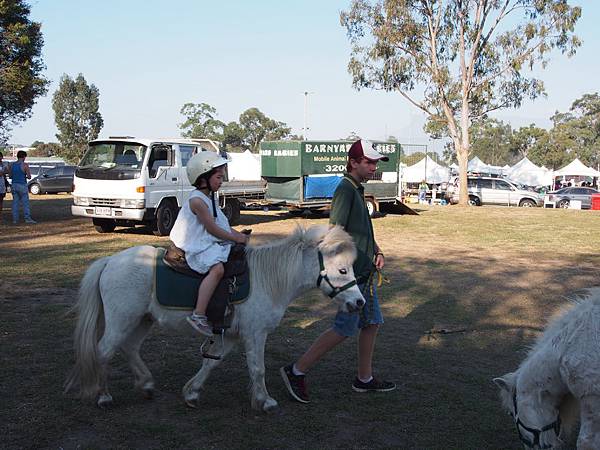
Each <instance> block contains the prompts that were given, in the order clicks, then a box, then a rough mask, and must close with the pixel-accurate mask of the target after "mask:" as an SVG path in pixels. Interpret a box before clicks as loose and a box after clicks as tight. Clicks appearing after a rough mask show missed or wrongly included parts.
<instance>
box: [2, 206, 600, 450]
mask: <svg viewBox="0 0 600 450" xmlns="http://www.w3.org/2000/svg"><path fill="white" fill-rule="evenodd" d="M8 203H10V202H8ZM5 207H6V202H5ZM69 207H70V197H68V196H40V197H34V198H33V199H32V211H33V215H34V218H35V219H37V220H39V221H40V223H39V224H38V225H35V226H17V227H12V226H6V225H0V252H1V259H2V267H3V269H2V270H3V273H2V277H1V281H0V292H1V294H0V314H1V315H2V321H0V352H1V354H2V356H3V382H2V383H0V396H1V397H2V399H3V407H2V408H1V409H0V423H1V425H0V433H1V434H2V435H3V436H4V439H3V445H2V446H3V447H4V448H65V449H70V448H72V449H75V448H90V449H92V448H98V449H100V448H102V449H104V448H123V449H125V448H144V449H146V448H148V449H152V448H219V449H221V448H419V449H421V448H428V449H429V448H432V449H434V448H440V449H441V448H445V449H447V448H450V449H481V448H486V449H508V448H515V449H516V448H520V446H519V442H518V439H517V437H516V434H515V432H514V429H513V425H512V423H511V421H510V419H509V418H508V417H507V416H506V415H505V414H504V413H503V412H502V411H501V410H500V407H499V402H498V400H497V396H496V390H495V388H494V386H493V385H492V384H491V382H490V380H491V378H492V377H494V376H497V375H500V374H503V373H505V372H508V371H510V370H513V369H514V368H515V367H516V366H517V365H518V363H519V361H520V360H521V359H522V358H523V356H524V354H525V351H526V348H527V346H528V345H529V344H530V343H531V342H532V341H533V339H535V337H536V336H538V335H539V333H540V332H541V330H542V329H543V327H544V326H545V324H546V323H547V320H548V319H549V317H550V316H551V315H552V314H553V312H554V311H555V310H557V309H558V308H560V307H561V306H562V305H564V303H565V296H566V295H569V294H571V293H572V292H575V291H577V290H580V289H582V288H585V287H589V286H592V285H594V284H596V283H597V279H598V270H597V269H596V267H598V263H599V262H600V261H599V256H598V248H600V235H599V234H598V233H594V232H593V230H595V228H596V226H597V223H598V219H599V218H600V215H599V214H598V213H597V212H594V211H563V210H544V209H541V208H539V209H524V208H487V207H482V208H458V207H435V208H431V209H424V210H422V211H420V212H421V214H420V215H419V216H395V215H388V216H386V217H380V218H377V219H375V220H374V228H375V233H376V236H377V240H378V242H379V244H380V246H381V247H382V249H383V251H384V252H385V254H386V268H385V271H386V274H387V275H388V276H389V278H390V280H391V282H390V284H388V285H384V286H382V288H381V299H382V307H383V309H384V315H385V317H386V324H385V325H384V326H383V327H382V328H381V331H380V336H379V338H378V342H377V347H376V355H375V369H376V372H377V374H379V375H380V376H382V377H384V378H387V379H391V380H394V381H395V382H396V383H397V384H398V389H397V390H396V391H393V392H391V393H389V394H382V395H367V396H365V395H362V396H361V395H358V394H354V393H352V392H351V391H350V389H349V384H350V382H351V380H352V377H353V374H354V370H355V369H354V368H355V365H356V343H355V341H354V340H350V341H349V342H346V343H344V344H342V345H341V346H340V347H339V348H337V349H335V350H334V351H332V352H331V353H329V354H328V355H326V356H325V358H324V359H323V360H322V361H321V362H320V364H318V365H317V366H316V367H315V368H314V369H313V371H311V374H310V377H309V390H310V394H311V397H312V399H313V402H312V403H311V404H310V405H306V406H305V405H300V404H296V403H293V402H291V401H290V400H288V399H287V396H286V393H285V391H284V388H283V385H282V383H281V381H280V380H279V377H278V374H277V369H278V367H280V366H281V365H283V364H285V363H288V362H289V361H291V360H293V359H294V358H296V357H298V356H299V355H300V354H301V353H302V352H303V351H304V350H305V349H306V348H307V347H308V346H309V345H310V343H311V342H312V341H313V340H314V339H315V338H316V337H317V336H318V335H319V334H320V333H321V332H323V331H324V330H325V329H327V328H328V327H329V326H330V324H331V319H332V316H333V314H334V312H335V311H334V309H333V305H331V304H330V303H329V302H328V301H327V300H325V299H323V298H322V297H321V296H320V295H318V294H317V293H311V294H309V295H306V296H305V297H304V298H302V299H298V300H297V301H296V302H294V303H293V304H292V305H291V307H290V308H289V310H288V312H287V314H286V316H285V317H284V319H283V322H282V324H281V326H280V327H279V328H278V329H277V330H276V331H275V332H274V333H273V334H272V335H271V336H270V337H269V340H268V342H267V352H266V367H267V374H266V377H267V386H268V388H269V390H270V392H271V394H272V395H273V396H274V397H275V398H277V399H278V400H279V401H280V404H281V406H282V408H283V412H284V414H282V415H279V416H265V415H262V414H258V413H256V412H254V411H252V410H251V409H250V407H249V402H248V397H247V393H246V385H247V371H246V368H245V363H244V354H243V352H242V351H237V352H234V353H233V354H232V355H231V356H230V357H229V358H228V360H226V361H225V362H224V363H223V365H222V367H220V368H219V369H218V370H217V371H216V372H215V373H214V374H213V377H212V378H211V379H210V380H209V383H208V386H207V388H206V390H205V391H204V392H203V397H202V405H203V408H202V409H200V410H189V409H187V408H186V407H185V406H184V405H183V402H182V401H181V397H180V390H181V387H182V386H183V384H184V383H185V381H186V380H187V379H188V378H189V377H190V376H191V375H192V374H193V373H194V372H195V371H196V370H197V369H198V364H199V360H198V352H199V350H198V346H199V343H198V341H195V340H193V339H191V338H190V337H189V336H188V335H179V334H173V333H171V332H168V331H162V330H155V331H154V332H153V333H152V334H151V336H150V338H149V339H148V340H147V341H146V343H145V344H144V347H143V350H142V354H143V357H144V359H145V360H146V361H147V363H148V366H149V368H150V370H151V371H152V372H153V374H154V375H155V378H156V381H157V390H158V391H157V394H156V398H155V399H154V400H153V401H150V402H148V401H144V400H143V399H142V398H141V396H140V395H139V394H138V393H137V392H135V391H133V390H132V389H131V384H132V378H131V375H130V372H129V370H128V368H127V365H126V363H125V361H124V360H123V359H122V358H121V357H120V356H117V358H116V359H115V361H114V364H113V365H112V367H113V370H112V376H111V387H112V393H113V396H114V397H115V400H116V402H117V403H116V406H115V408H114V409H112V410H109V411H100V410H97V409H96V408H95V407H94V406H92V405H90V404H87V403H82V402H80V401H79V400H77V399H75V398H72V397H70V396H63V395H62V393H61V385H62V381H63V379H64V375H65V374H66V373H67V371H68V370H69V367H70V366H71V364H72V358H73V356H72V352H71V347H72V342H71V334H72V331H73V322H72V319H71V318H69V317H65V312H66V311H67V310H68V308H69V307H70V306H71V304H72V302H73V301H74V298H75V294H76V292H75V288H76V286H77V284H78V282H79V280H80V278H81V276H82V275H83V273H84V271H85V269H86V267H87V266H88V265H89V263H90V262H91V261H92V260H93V259H95V258H97V257H100V256H104V255H108V254H111V253H114V252H117V251H119V250H121V249H123V248H127V247H129V246H132V245H141V244H152V245H165V244H166V243H167V239H166V238H157V237H155V236H153V235H151V234H149V233H148V232H147V230H142V229H135V230H118V232H116V233H112V234H99V233H97V232H96V231H94V230H93V227H92V226H91V223H90V222H89V221H88V220H83V219H76V218H73V217H71V216H70V213H69ZM8 218H9V217H8V214H7V212H6V211H5V212H4V219H5V221H6V220H8ZM325 222H326V219H324V218H309V219H305V218H303V219H290V218H289V217H287V215H286V214H285V213H283V212H270V213H263V212H244V213H243V214H242V226H244V227H252V228H253V229H254V232H253V240H254V241H255V242H257V243H261V242H268V241H270V240H273V239H277V238H280V237H283V236H284V235H287V234H288V233H289V232H290V231H291V230H292V228H293V226H295V224H296V223H301V224H303V225H310V224H313V223H325ZM5 223H6V222H5ZM439 328H446V329H451V330H459V329H464V330H465V331H464V332H459V333H454V334H448V335H440V334H435V333H433V334H428V333H427V332H428V331H430V330H435V329H439ZM31 430H36V432H35V433H32V432H31Z"/></svg>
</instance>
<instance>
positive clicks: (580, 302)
mask: <svg viewBox="0 0 600 450" xmlns="http://www.w3.org/2000/svg"><path fill="white" fill-rule="evenodd" d="M599 314H600V287H597V288H591V289H587V294H586V295H578V296H574V297H571V298H570V299H569V302H568V303H567V304H566V305H565V306H563V307H562V308H560V309H559V310H558V311H557V312H556V313H555V314H554V315H553V317H552V319H551V320H550V322H549V324H548V326H547V327H546V329H545V331H544V333H543V334H542V335H541V336H539V337H538V338H537V339H536V341H535V343H534V344H533V345H532V346H531V348H530V349H529V352H528V354H527V358H525V360H524V361H523V364H524V363H525V362H526V361H528V360H529V359H530V358H531V357H532V356H533V355H534V354H535V353H536V352H538V351H539V350H540V349H542V347H544V346H546V345H550V346H552V347H553V348H555V349H556V350H559V351H560V350H562V348H563V346H564V345H565V344H567V343H568V342H569V341H570V339H571V338H572V337H573V335H574V334H575V333H576V332H578V331H579V330H580V329H581V327H582V326H583V325H588V326H591V327H592V328H590V329H593V328H598V325H597V323H598V322H597V320H598V319H600V316H599Z"/></svg>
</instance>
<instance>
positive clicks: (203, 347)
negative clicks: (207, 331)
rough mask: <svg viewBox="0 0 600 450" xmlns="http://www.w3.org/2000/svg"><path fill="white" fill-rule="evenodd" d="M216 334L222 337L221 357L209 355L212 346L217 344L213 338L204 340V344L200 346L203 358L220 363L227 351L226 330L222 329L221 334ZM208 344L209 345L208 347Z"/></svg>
mask: <svg viewBox="0 0 600 450" xmlns="http://www.w3.org/2000/svg"><path fill="white" fill-rule="evenodd" d="M213 333H214V330H213ZM215 334H216V335H219V336H221V353H220V354H219V355H213V354H212V353H209V351H210V349H211V347H212V345H213V344H214V343H215V340H214V339H213V338H212V337H207V338H206V339H204V342H203V343H202V345H201V346H200V351H201V352H202V357H203V358H208V359H214V360H217V361H218V360H220V359H222V358H223V351H224V350H225V329H223V328H221V329H220V332H219V333H215ZM206 344H208V346H207V345H206Z"/></svg>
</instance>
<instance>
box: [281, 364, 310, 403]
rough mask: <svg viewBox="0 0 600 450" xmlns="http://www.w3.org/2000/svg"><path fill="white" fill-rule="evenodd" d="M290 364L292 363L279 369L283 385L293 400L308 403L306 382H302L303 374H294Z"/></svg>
mask: <svg viewBox="0 0 600 450" xmlns="http://www.w3.org/2000/svg"><path fill="white" fill-rule="evenodd" d="M292 366H293V364H290V365H289V366H285V367H282V368H281V369H279V373H280V374H281V378H283V382H284V383H285V387H286V388H287V390H288V392H289V393H290V395H291V396H292V398H293V399H294V400H297V401H299V402H300V403H309V401H308V392H307V391H306V384H305V383H304V375H294V372H293V371H292Z"/></svg>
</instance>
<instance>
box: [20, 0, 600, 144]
mask: <svg viewBox="0 0 600 450" xmlns="http://www.w3.org/2000/svg"><path fill="white" fill-rule="evenodd" d="M572 3H574V4H578V5H580V6H582V8H583V15H582V18H581V19H580V20H579V22H578V24H577V28H576V33H577V35H578V36H579V37H580V38H581V39H582V40H583V46H582V47H581V48H580V49H579V50H578V52H577V54H576V55H575V56H574V57H573V58H571V59H568V58H567V57H566V56H562V55H557V56H556V58H553V60H552V61H551V62H550V64H549V66H548V67H547V68H546V70H544V71H540V72H539V73H538V75H539V76H540V77H541V78H542V79H543V80H544V82H545V85H546V92H547V97H546V98H540V99H537V100H535V101H533V102H532V101H526V102H524V104H523V105H522V107H521V108H519V109H518V110H514V109H510V110H503V111H501V112H499V113H497V114H496V115H495V117H497V118H499V119H502V120H504V121H507V122H509V123H510V124H511V125H512V126H513V127H520V126H524V125H528V124H530V123H535V124H537V125H538V126H543V127H549V126H550V120H549V118H550V117H551V116H552V115H553V113H554V112H555V111H566V110H567V109H568V108H569V106H570V105H571V103H572V102H573V100H575V99H576V98H578V97H580V96H581V95H583V94H584V93H589V92H596V91H598V83H597V80H598V74H599V73H600V58H599V54H600V33H598V29H597V27H598V25H597V24H598V23H600V2H597V1H594V0H578V1H575V2H572ZM30 4H31V18H32V19H33V20H35V21H38V22H41V23H42V32H43V34H44V40H45V44H44V49H43V59H44V62H45V64H46V66H47V70H46V72H45V76H46V77H47V78H48V79H50V80H51V84H50V86H49V90H48V93H47V94H46V96H45V97H43V98H40V99H39V100H38V101H37V104H36V105H35V106H34V108H33V115H32V117H31V118H30V119H29V120H27V121H26V122H23V123H22V124H21V125H20V126H17V127H15V129H14V130H13V132H12V137H11V139H10V141H9V142H11V143H15V144H22V145H30V144H31V143H32V142H34V141H36V140H39V141H44V142H48V141H56V137H55V134H56V132H57V130H56V127H55V125H54V116H53V111H52V105H51V99H52V94H53V93H54V91H55V90H56V89H57V87H58V83H59V80H60V77H61V76H62V75H63V74H68V75H70V76H71V77H75V76H77V74H79V73H82V74H83V75H84V77H85V78H86V80H87V81H88V83H93V84H94V85H96V87H98V89H99V91H100V113H101V114H102V116H103V118H104V128H103V129H102V131H101V134H100V137H106V136H110V135H130V136H137V137H176V136H179V135H180V130H179V128H178V124H179V123H181V122H183V117H182V116H181V115H180V114H179V111H180V109H181V107H182V105H183V104H185V103H189V102H192V103H208V104H210V105H212V106H213V107H215V108H216V109H217V112H218V118H219V119H220V120H222V121H224V122H229V121H232V120H238V117H239V115H240V113H242V112H243V111H244V110H246V109H248V108H251V107H257V108H259V109H260V110H261V111H262V112H264V113H265V114H266V115H267V116H269V117H272V118H274V119H276V120H279V121H283V122H285V123H287V124H288V126H291V127H292V132H293V133H296V134H302V128H303V126H304V101H305V95H304V92H309V95H308V114H307V116H308V128H309V131H308V133H307V136H308V138H309V139H315V140H317V139H340V138H344V137H346V136H348V135H349V134H350V133H351V132H355V133H357V134H358V135H360V136H361V137H363V138H369V139H373V140H379V139H385V137H386V136H389V135H393V136H396V137H397V138H398V140H399V141H400V142H402V143H414V144H429V145H430V148H431V149H433V150H435V151H438V152H440V151H441V150H442V147H443V143H442V142H440V141H431V140H430V139H428V137H427V135H426V134H425V133H423V131H422V126H423V123H424V121H425V117H424V115H423V114H422V113H420V112H419V110H417V109H416V108H415V107H414V106H412V105H411V104H409V103H408V102H407V101H406V100H405V99H403V98H402V97H401V96H400V95H399V94H398V93H385V92H380V91H373V90H361V91H357V90H355V89H354V88H353V87H352V80H351V77H350V75H349V74H348V71H347V64H348V60H349V56H350V44H349V42H348V39H347V37H346V33H345V30H344V28H342V26H341V25H340V22H339V14H340V11H341V10H344V9H347V8H348V7H349V4H350V0H286V1H281V0H256V1H253V2H249V1H247V0H246V1H245V0H225V1H219V2H215V1H212V0H211V1H208V0H171V1H160V0H143V1H142V0H126V1H123V0H118V1H117V0H103V1H102V2H98V1H92V0H31V1H30Z"/></svg>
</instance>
